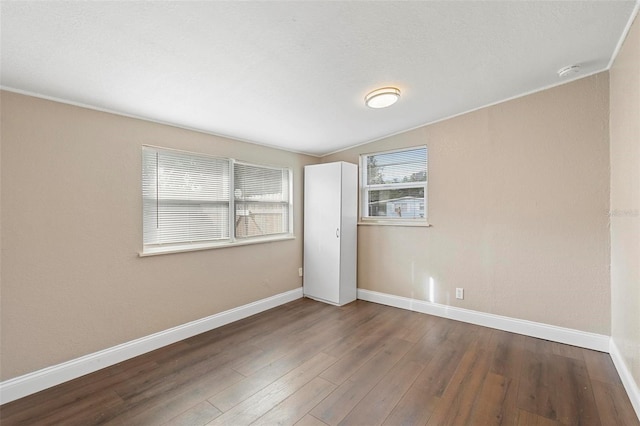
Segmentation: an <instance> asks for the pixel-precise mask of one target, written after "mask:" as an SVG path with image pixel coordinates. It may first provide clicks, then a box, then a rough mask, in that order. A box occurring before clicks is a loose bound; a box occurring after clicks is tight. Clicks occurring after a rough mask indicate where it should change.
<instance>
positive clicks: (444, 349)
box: [0, 299, 640, 426]
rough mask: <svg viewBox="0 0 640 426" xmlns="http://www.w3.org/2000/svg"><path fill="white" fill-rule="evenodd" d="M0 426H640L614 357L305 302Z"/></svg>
mask: <svg viewBox="0 0 640 426" xmlns="http://www.w3.org/2000/svg"><path fill="white" fill-rule="evenodd" d="M0 422H1V423H2V425H6V426H10V425H97V424H106V425H189V426H196V425H234V426H235V425H248V424H253V425H276V424H277V425H298V426H303V425H307V426H323V425H367V426H369V425H428V426H433V425H482V426H485V425H517V426H529V425H539V426H547V425H548V426H554V425H555V426H558V425H594V426H595V425H602V426H613V425H629V426H631V425H636V426H637V425H640V422H638V419H637V417H636V415H635V413H634V411H633V408H632V406H631V403H630V402H629V399H628V397H627V395H626V393H625V391H624V388H623V387H622V384H621V382H620V379H619V377H618V375H617V373H616V370H615V368H614V366H613V363H612V362H611V358H610V357H609V355H607V354H604V353H600V352H595V351H590V350H586V349H581V348H576V347H572V346H567V345H562V344H558V343H553V342H548V341H544V340H539V339H534V338H530V337H525V336H521V335H517V334H512V333H507V332H503V331H499V330H493V329H489V328H484V327H479V326H475V325H471V324H466V323H461V322H457V321H451V320H447V319H443V318H438V317H433V316H429V315H424V314H419V313H415V312H408V311H404V310H400V309H396V308H391V307H387V306H382V305H377V304H373V303H369V302H363V301H356V302H354V303H351V304H349V305H347V306H343V307H335V306H330V305H325V304H323V303H319V302H315V301H312V300H309V299H300V300H297V301H295V302H291V303H288V304H286V305H283V306H280V307H278V308H275V309H272V310H269V311H266V312H263V313H261V314H258V315H255V316H253V317H250V318H246V319H244V320H242V321H238V322H236V323H233V324H229V325H227V326H225V327H221V328H218V329H216V330H213V331H210V332H208V333H204V334H201V335H198V336H195V337H193V338H190V339H187V340H184V341H182V342H178V343H176V344H173V345H171V346H168V347H165V348H162V349H159V350H157V351H154V352H151V353H149V354H145V355H142V356H139V357H137V358H134V359H131V360H129V361H126V362H123V363H120V364H118V365H114V366H112V367H109V368H106V369H104V370H101V371H98V372H96V373H93V374H90V375H87V376H84V377H80V378H78V379H76V380H73V381H71V382H68V383H65V384H62V385H60V386H57V387H54V388H51V389H48V390H45V391H43V392H40V393H37V394H35V395H31V396H28V397H26V398H22V399H20V400H17V401H14V402H11V403H9V404H5V405H3V406H2V407H0Z"/></svg>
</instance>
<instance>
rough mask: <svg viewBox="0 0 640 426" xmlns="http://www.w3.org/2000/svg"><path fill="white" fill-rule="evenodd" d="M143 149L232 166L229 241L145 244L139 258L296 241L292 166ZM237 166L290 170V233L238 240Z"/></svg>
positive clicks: (152, 146)
mask: <svg viewBox="0 0 640 426" xmlns="http://www.w3.org/2000/svg"><path fill="white" fill-rule="evenodd" d="M142 147H148V148H153V149H159V150H166V151H176V152H181V153H185V154H193V155H197V156H207V157H212V158H217V159H224V160H228V161H229V166H230V167H229V238H228V239H225V240H221V241H203V242H199V243H176V244H164V245H150V246H145V245H144V243H143V245H142V250H140V251H138V256H139V257H149V256H158V255H163V254H172V253H186V252H192V251H201V250H211V249H219V248H226V247H237V246H246V245H252V244H264V243H271V242H276V241H287V240H295V239H296V236H295V233H294V227H293V224H294V214H295V213H294V209H293V196H294V195H293V169H292V168H291V167H278V166H271V165H264V164H256V163H251V162H245V161H240V160H236V159H233V158H227V157H219V156H215V155H209V154H205V153H199V152H193V151H185V150H180V149H175V148H165V147H161V146H155V145H147V144H144V145H142ZM236 163H238V164H247V165H252V166H258V167H264V168H270V169H274V170H283V169H286V170H288V171H289V231H290V232H288V233H282V234H272V235H265V236H255V237H246V238H236V237H235V196H234V175H235V174H234V166H235V164H236ZM142 226H143V227H144V218H143V223H142Z"/></svg>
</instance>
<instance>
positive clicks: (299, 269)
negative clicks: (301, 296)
mask: <svg viewBox="0 0 640 426" xmlns="http://www.w3.org/2000/svg"><path fill="white" fill-rule="evenodd" d="M298 276H299V277H301V276H302V268H298Z"/></svg>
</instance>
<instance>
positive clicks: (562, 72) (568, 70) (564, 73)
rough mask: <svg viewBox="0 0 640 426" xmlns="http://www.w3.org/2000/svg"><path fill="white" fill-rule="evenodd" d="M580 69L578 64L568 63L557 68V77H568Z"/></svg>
mask: <svg viewBox="0 0 640 426" xmlns="http://www.w3.org/2000/svg"><path fill="white" fill-rule="evenodd" d="M578 71H580V65H569V66H566V67H564V68H560V69H559V70H558V77H569V76H571V75H573V74H576V73H578Z"/></svg>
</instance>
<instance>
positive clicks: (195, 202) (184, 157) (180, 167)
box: [142, 147, 230, 245]
mask: <svg viewBox="0 0 640 426" xmlns="http://www.w3.org/2000/svg"><path fill="white" fill-rule="evenodd" d="M229 170H230V166H229V160H228V159H220V158H215V157H208V156H204V155H197V154H192V153H183V152H180V151H170V150H162V149H157V148H152V147H143V166H142V198H143V203H144V205H143V215H144V218H143V222H144V230H143V234H144V244H145V245H160V244H176V243H193V242H202V241H219V240H224V239H229V184H230V181H229V176H230V173H229Z"/></svg>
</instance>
